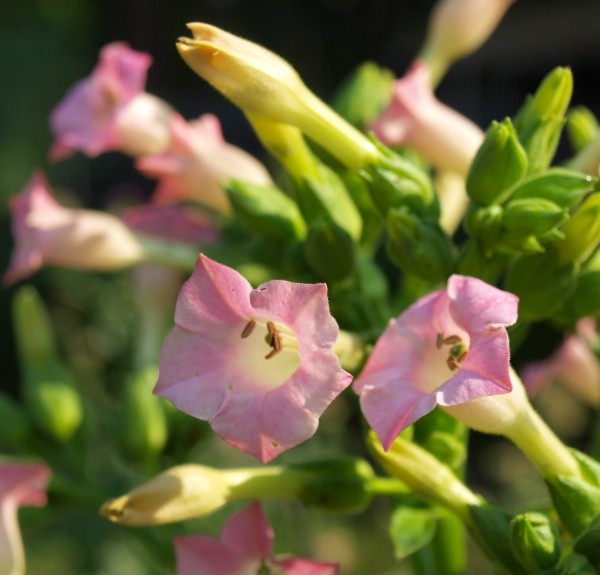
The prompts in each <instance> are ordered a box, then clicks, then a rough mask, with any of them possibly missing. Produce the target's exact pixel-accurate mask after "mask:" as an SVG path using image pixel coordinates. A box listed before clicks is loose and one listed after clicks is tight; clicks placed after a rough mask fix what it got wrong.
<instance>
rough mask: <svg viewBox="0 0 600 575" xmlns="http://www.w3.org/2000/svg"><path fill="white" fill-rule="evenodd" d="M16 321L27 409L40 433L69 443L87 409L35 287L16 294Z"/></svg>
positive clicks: (14, 319) (20, 290) (15, 326)
mask: <svg viewBox="0 0 600 575" xmlns="http://www.w3.org/2000/svg"><path fill="white" fill-rule="evenodd" d="M13 321H14V328H15V334H16V339H17V349H18V355H19V362H20V367H21V373H22V375H23V399H24V403H25V407H26V409H27V411H28V412H29V413H30V415H31V417H32V420H33V422H34V423H35V424H36V425H37V426H38V427H39V428H40V429H42V430H43V431H45V432H46V433H48V434H49V435H51V436H52V437H54V438H56V439H58V440H59V441H66V440H67V439H69V438H70V437H72V436H73V434H74V433H75V432H76V431H77V429H79V426H80V425H81V422H82V420H83V406H82V403H81V398H80V395H79V393H78V391H77V389H76V387H75V385H74V383H73V381H72V376H71V374H70V373H69V371H68V369H67V368H66V366H65V365H64V364H63V363H62V361H61V360H60V358H59V357H58V354H57V352H56V341H55V334H54V330H53V327H52V324H51V321H50V317H49V315H48V312H47V311H46V308H45V307H44V304H43V303H42V300H41V298H40V296H39V295H38V293H37V292H36V291H35V289H34V288H33V287H32V286H25V287H23V288H21V289H19V291H17V293H16V294H15V298H14V301H13Z"/></svg>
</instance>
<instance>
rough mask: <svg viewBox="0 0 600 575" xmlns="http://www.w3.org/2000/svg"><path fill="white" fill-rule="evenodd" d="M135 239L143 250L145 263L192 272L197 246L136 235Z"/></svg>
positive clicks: (196, 257)
mask: <svg viewBox="0 0 600 575" xmlns="http://www.w3.org/2000/svg"><path fill="white" fill-rule="evenodd" d="M137 238H138V240H139V241H140V243H141V244H142V247H143V248H144V252H145V255H146V259H147V261H149V262H153V263H157V264H163V265H166V266H171V267H174V268H179V269H181V270H183V271H186V272H191V271H193V269H194V266H195V265H196V260H197V259H198V253H199V248H198V247H197V246H193V245H190V244H184V243H181V242H172V241H166V240H161V239H158V238H155V237H150V236H146V235H142V234H137Z"/></svg>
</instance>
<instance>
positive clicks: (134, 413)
mask: <svg viewBox="0 0 600 575" xmlns="http://www.w3.org/2000/svg"><path fill="white" fill-rule="evenodd" d="M157 377H158V369H157V367H156V366H154V365H151V366H148V367H146V368H145V369H142V370H140V371H138V372H137V373H135V374H134V375H133V376H132V377H131V378H130V379H129V381H127V384H126V388H125V394H124V398H123V429H122V436H121V439H122V441H123V444H124V446H125V448H126V450H127V452H128V454H129V455H130V456H131V457H132V458H134V459H138V460H142V461H144V460H148V458H151V457H153V456H154V455H156V454H157V453H160V451H162V449H163V447H164V446H165V443H166V441H167V434H168V430H167V419H166V413H165V410H164V409H163V405H162V404H161V403H162V402H163V400H162V398H160V397H157V396H155V395H152V389H153V387H154V384H155V383H156V379H157Z"/></svg>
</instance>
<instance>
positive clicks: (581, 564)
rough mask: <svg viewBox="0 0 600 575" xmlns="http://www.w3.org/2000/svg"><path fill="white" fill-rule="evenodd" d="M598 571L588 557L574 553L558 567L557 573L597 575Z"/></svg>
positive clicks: (557, 574) (559, 574)
mask: <svg viewBox="0 0 600 575" xmlns="http://www.w3.org/2000/svg"><path fill="white" fill-rule="evenodd" d="M597 573H598V572H597V571H596V569H594V567H593V566H592V565H591V563H590V562H589V561H588V560H587V558H586V557H584V556H583V555H580V554H579V553H572V554H571V555H569V556H567V557H565V560H564V561H562V562H561V564H560V565H559V566H558V567H557V569H556V575H596V574H597Z"/></svg>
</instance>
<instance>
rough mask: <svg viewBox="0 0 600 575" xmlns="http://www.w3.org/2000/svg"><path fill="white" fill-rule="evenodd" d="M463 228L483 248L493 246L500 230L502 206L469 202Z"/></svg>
mask: <svg viewBox="0 0 600 575" xmlns="http://www.w3.org/2000/svg"><path fill="white" fill-rule="evenodd" d="M465 229H466V230H467V233H468V234H469V235H470V236H471V237H472V238H474V239H476V240H477V241H478V242H479V243H480V245H481V246H482V247H483V248H485V249H486V250H489V249H491V248H493V247H494V246H495V245H496V243H497V241H498V237H499V236H500V233H501V231H502V207H501V206H498V205H497V204H492V205H491V206H487V207H480V206H478V205H477V204H471V205H470V206H469V209H468V210H467V216H466V218H465ZM477 277H479V276H477Z"/></svg>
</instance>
